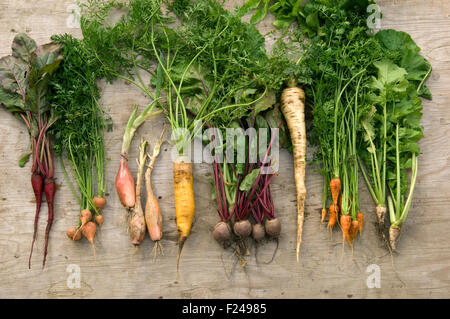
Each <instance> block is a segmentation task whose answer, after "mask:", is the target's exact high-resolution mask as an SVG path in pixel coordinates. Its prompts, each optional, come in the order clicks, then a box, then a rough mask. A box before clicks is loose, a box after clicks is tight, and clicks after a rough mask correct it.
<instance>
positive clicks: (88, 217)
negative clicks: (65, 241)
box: [80, 209, 92, 227]
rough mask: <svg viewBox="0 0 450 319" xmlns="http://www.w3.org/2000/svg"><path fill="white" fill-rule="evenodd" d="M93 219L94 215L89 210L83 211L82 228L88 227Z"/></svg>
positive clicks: (81, 216) (81, 214)
mask: <svg viewBox="0 0 450 319" xmlns="http://www.w3.org/2000/svg"><path fill="white" fill-rule="evenodd" d="M91 219H92V213H91V211H90V210H89V209H83V210H82V211H81V213H80V221H81V227H83V226H84V225H86V223H87V222H89V221H90V220H91Z"/></svg>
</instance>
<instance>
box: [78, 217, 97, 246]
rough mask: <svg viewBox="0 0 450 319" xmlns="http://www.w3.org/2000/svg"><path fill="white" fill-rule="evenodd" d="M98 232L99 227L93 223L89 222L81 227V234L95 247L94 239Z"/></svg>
mask: <svg viewBox="0 0 450 319" xmlns="http://www.w3.org/2000/svg"><path fill="white" fill-rule="evenodd" d="M96 231H97V226H95V224H94V223H93V222H87V223H86V225H84V226H83V227H81V233H82V234H83V236H84V237H86V238H87V240H88V241H89V242H90V243H91V244H92V246H94V237H95V233H96Z"/></svg>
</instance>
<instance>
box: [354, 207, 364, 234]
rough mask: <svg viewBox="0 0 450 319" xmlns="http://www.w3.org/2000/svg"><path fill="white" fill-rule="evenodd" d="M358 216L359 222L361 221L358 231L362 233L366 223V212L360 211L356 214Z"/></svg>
mask: <svg viewBox="0 0 450 319" xmlns="http://www.w3.org/2000/svg"><path fill="white" fill-rule="evenodd" d="M356 218H357V219H358V222H359V228H358V232H359V233H360V234H362V230H363V224H364V214H363V213H361V212H358V214H357V215H356Z"/></svg>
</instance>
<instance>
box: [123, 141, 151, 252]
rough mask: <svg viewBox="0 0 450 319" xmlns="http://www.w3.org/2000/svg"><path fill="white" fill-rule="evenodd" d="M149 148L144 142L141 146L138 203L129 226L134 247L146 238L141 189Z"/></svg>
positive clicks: (132, 211)
mask: <svg viewBox="0 0 450 319" xmlns="http://www.w3.org/2000/svg"><path fill="white" fill-rule="evenodd" d="M147 146H148V143H147V142H146V141H142V142H141V145H140V146H139V159H138V160H137V163H138V173H137V181H136V190H135V191H136V192H135V193H136V202H135V204H134V207H133V208H131V210H130V217H129V218H130V219H129V224H128V232H129V234H130V240H131V243H132V244H133V245H140V244H141V243H142V241H143V240H144V238H145V230H146V227H145V217H144V211H143V210H142V204H141V189H142V181H143V178H144V167H145V162H146V160H145V159H146V157H147Z"/></svg>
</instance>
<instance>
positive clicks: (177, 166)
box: [173, 157, 195, 270]
mask: <svg viewBox="0 0 450 319" xmlns="http://www.w3.org/2000/svg"><path fill="white" fill-rule="evenodd" d="M173 187H174V198H175V212H176V217H177V230H178V235H179V238H178V245H179V247H178V258H177V270H178V268H179V264H180V256H181V251H182V249H183V246H184V243H185V241H186V239H187V238H188V237H189V234H190V233H191V228H192V222H193V220H194V214H195V201H194V178H193V175H192V163H191V162H190V161H188V160H186V159H184V158H182V157H179V158H178V159H177V160H176V161H175V162H174V163H173Z"/></svg>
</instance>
